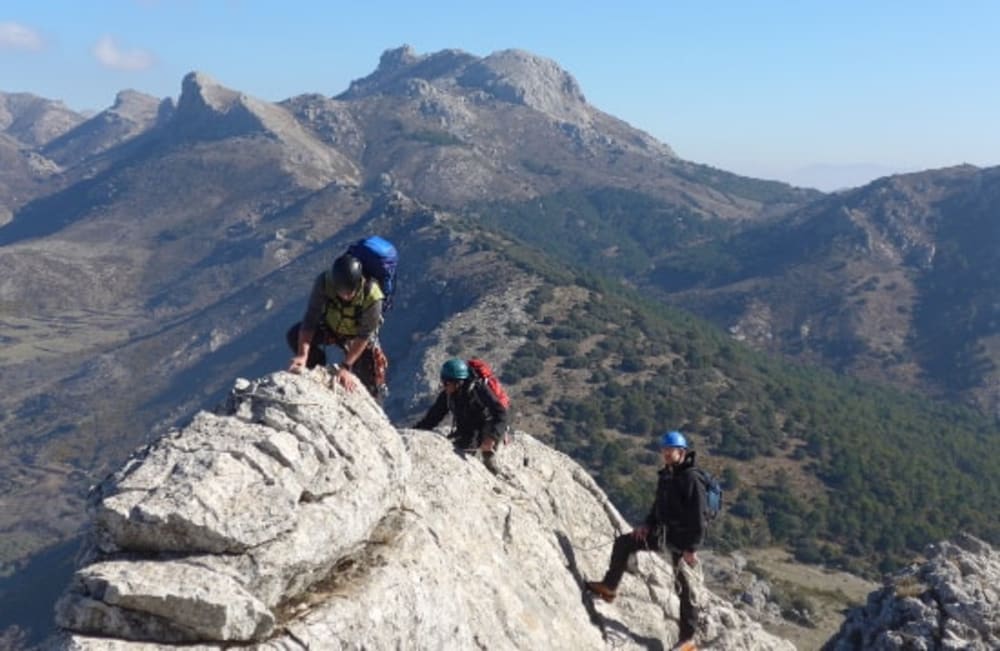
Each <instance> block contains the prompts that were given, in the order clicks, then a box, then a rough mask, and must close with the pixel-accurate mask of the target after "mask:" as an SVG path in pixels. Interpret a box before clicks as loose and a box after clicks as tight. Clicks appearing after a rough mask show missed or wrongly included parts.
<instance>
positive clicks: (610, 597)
mask: <svg viewBox="0 0 1000 651" xmlns="http://www.w3.org/2000/svg"><path fill="white" fill-rule="evenodd" d="M586 585H587V589H588V590H590V591H591V592H593V593H594V594H596V595H597V596H598V597H600V598H601V599H603V600H604V601H606V602H608V603H611V602H612V601H614V600H615V597H616V596H617V594H618V593H617V592H615V591H614V590H612V589H611V588H609V587H608V586H606V585H604V584H603V583H601V582H600V581H587V583H586Z"/></svg>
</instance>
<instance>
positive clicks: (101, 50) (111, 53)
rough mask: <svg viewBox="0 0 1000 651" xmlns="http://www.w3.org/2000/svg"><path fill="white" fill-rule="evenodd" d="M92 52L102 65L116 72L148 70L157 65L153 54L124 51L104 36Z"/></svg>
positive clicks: (132, 50) (110, 38) (133, 50)
mask: <svg viewBox="0 0 1000 651" xmlns="http://www.w3.org/2000/svg"><path fill="white" fill-rule="evenodd" d="M91 52H92V53H93V55H94V58H96V59H97V60H98V61H99V62H100V64H101V65H103V66H105V67H107V68H114V69H115V70H146V69H148V68H152V67H153V64H154V63H156V60H155V58H154V57H153V55H152V53H150V52H148V51H146V50H142V49H131V50H123V49H122V48H121V47H119V46H118V43H116V42H115V39H114V38H112V37H110V36H102V37H101V38H100V39H99V40H98V41H97V43H96V44H95V45H94V48H93V50H91Z"/></svg>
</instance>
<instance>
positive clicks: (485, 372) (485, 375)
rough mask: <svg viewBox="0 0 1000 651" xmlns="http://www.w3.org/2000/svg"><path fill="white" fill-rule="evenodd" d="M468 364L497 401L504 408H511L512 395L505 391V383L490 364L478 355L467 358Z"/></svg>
mask: <svg viewBox="0 0 1000 651" xmlns="http://www.w3.org/2000/svg"><path fill="white" fill-rule="evenodd" d="M466 364H468V365H469V369H471V370H472V373H473V374H474V375H475V376H476V377H477V378H479V379H480V380H482V381H483V384H485V385H486V388H488V389H489V390H490V393H492V394H493V395H494V396H495V397H496V399H497V402H499V403H500V404H501V405H503V408H504V409H510V397H508V396H507V392H506V391H504V389H503V385H502V384H500V380H499V378H497V376H496V374H494V373H493V369H492V368H490V365H489V364H487V363H486V362H485V361H483V360H481V359H479V358H478V357H473V358H472V359H469V360H466Z"/></svg>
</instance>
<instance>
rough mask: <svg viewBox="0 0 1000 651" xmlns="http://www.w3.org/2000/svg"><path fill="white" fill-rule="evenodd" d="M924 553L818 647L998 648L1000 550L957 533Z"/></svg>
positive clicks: (833, 650) (829, 650)
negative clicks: (915, 562)
mask: <svg viewBox="0 0 1000 651" xmlns="http://www.w3.org/2000/svg"><path fill="white" fill-rule="evenodd" d="M925 556H926V557H927V559H928V560H927V561H926V562H924V563H922V564H915V565H913V566H911V567H909V568H907V569H904V570H901V571H900V572H897V573H896V574H894V575H893V576H892V577H890V579H889V580H888V581H887V584H886V586H885V587H883V588H881V589H880V590H877V591H875V592H873V593H871V594H870V595H869V596H868V603H866V604H865V605H864V606H862V607H859V608H855V609H853V610H851V611H850V613H849V614H848V616H847V620H846V621H845V622H844V625H843V626H842V627H841V629H840V631H839V632H838V633H837V635H835V636H834V637H833V638H832V639H830V641H829V642H828V643H827V644H826V645H825V646H824V647H823V648H824V649H825V650H826V651H848V650H851V649H875V650H880V649H886V650H888V649H908V650H910V649H912V650H924V649H926V650H931V649H965V650H968V651H980V650H982V651H986V650H987V649H1000V588H998V587H997V586H1000V552H998V551H997V550H995V549H993V548H992V547H991V546H990V545H989V544H987V543H985V542H983V541H982V540H979V539H977V538H974V537H973V536H969V535H965V534H963V535H959V536H957V537H956V538H955V539H954V540H952V541H946V542H942V543H939V544H935V545H930V546H928V547H927V549H926V551H925Z"/></svg>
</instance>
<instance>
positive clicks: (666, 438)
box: [660, 431, 688, 450]
mask: <svg viewBox="0 0 1000 651" xmlns="http://www.w3.org/2000/svg"><path fill="white" fill-rule="evenodd" d="M687 446H688V442H687V439H686V438H684V435H683V434H681V433H680V432H678V431H671V432H667V433H666V434H664V435H663V436H661V437H660V447H661V448H684V449H685V450H687Z"/></svg>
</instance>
